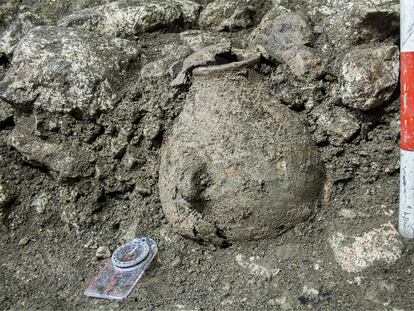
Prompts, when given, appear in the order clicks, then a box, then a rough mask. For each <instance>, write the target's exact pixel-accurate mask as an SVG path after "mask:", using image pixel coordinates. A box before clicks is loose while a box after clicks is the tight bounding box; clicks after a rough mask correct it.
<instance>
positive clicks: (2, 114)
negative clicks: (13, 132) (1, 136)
mask: <svg viewBox="0 0 414 311" xmlns="http://www.w3.org/2000/svg"><path fill="white" fill-rule="evenodd" d="M13 115H14V109H13V107H11V106H10V105H9V104H7V103H6V102H4V101H2V100H1V99H0V129H2V128H4V127H6V126H7V125H9V124H10V123H12V122H13Z"/></svg>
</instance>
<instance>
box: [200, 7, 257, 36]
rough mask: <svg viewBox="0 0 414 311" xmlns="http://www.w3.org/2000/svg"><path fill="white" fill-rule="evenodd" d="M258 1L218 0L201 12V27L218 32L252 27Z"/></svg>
mask: <svg viewBox="0 0 414 311" xmlns="http://www.w3.org/2000/svg"><path fill="white" fill-rule="evenodd" d="M257 2H258V1H256V0H216V1H213V2H210V3H209V4H208V5H207V6H206V8H205V9H204V10H203V11H202V12H201V14H200V19H199V25H200V26H201V27H202V28H213V29H215V30H218V31H222V30H227V31H235V30H238V29H242V28H247V27H249V26H251V25H252V14H253V12H254V11H255V8H254V6H255V5H257Z"/></svg>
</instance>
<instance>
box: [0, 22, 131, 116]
mask: <svg viewBox="0 0 414 311" xmlns="http://www.w3.org/2000/svg"><path fill="white" fill-rule="evenodd" d="M138 55H139V52H138V50H137V49H136V48H135V46H134V44H132V43H131V42H129V41H126V40H122V39H110V38H106V37H103V36H99V35H95V34H93V33H90V32H78V31H75V30H71V29H67V28H61V27H36V28H34V29H32V30H31V31H30V32H29V33H28V34H27V35H26V36H25V37H24V38H23V39H22V40H21V41H20V43H19V44H18V45H17V46H16V49H15V53H14V57H13V60H12V66H11V68H10V70H8V71H7V73H6V75H5V77H4V79H3V80H2V81H1V82H0V98H2V99H3V100H5V101H7V102H9V103H11V104H12V105H13V106H15V108H16V109H22V110H27V109H32V107H38V108H41V109H43V110H46V111H50V112H66V113H67V112H77V113H78V114H83V115H90V116H92V115H95V114H96V113H97V112H99V111H105V110H107V109H109V108H112V107H114V106H115V105H116V104H117V102H118V101H119V100H120V97H121V95H122V91H121V87H122V86H123V85H124V83H125V78H126V72H125V71H126V70H127V69H128V67H129V66H130V65H131V62H135V61H136V60H137V57H138Z"/></svg>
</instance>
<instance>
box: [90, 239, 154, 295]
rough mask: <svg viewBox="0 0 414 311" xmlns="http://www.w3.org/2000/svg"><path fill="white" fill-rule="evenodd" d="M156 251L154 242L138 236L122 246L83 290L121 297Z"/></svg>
mask: <svg viewBox="0 0 414 311" xmlns="http://www.w3.org/2000/svg"><path fill="white" fill-rule="evenodd" d="M157 252H158V248H157V244H156V243H155V241H154V240H153V239H151V238H148V237H141V238H137V239H134V240H132V241H131V242H128V243H126V244H124V245H121V246H120V247H118V248H117V249H116V250H115V252H114V253H113V254H112V257H111V259H110V260H108V261H107V263H106V264H105V266H104V267H103V268H102V270H101V271H100V272H99V274H98V276H97V277H96V278H95V279H93V281H92V282H91V284H90V285H89V286H88V288H87V289H86V290H85V295H86V296H89V297H95V298H104V299H112V300H121V301H122V300H124V299H125V298H126V297H127V296H128V295H129V294H130V293H131V291H132V289H133V288H134V286H135V285H136V284H137V283H138V281H139V280H140V278H141V277H142V275H143V274H144V272H145V271H146V270H147V269H148V267H149V265H150V264H151V262H152V260H153V259H154V257H155V255H156V254H157Z"/></svg>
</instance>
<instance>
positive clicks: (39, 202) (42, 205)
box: [30, 192, 51, 214]
mask: <svg viewBox="0 0 414 311" xmlns="http://www.w3.org/2000/svg"><path fill="white" fill-rule="evenodd" d="M50 199H51V197H50V195H49V194H48V193H46V192H41V193H39V194H38V195H36V196H35V197H34V199H33V201H32V203H31V204H30V205H31V207H33V208H34V209H35V210H36V212H37V213H38V214H43V213H44V212H45V210H46V208H47V205H48V203H49V200H50Z"/></svg>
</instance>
